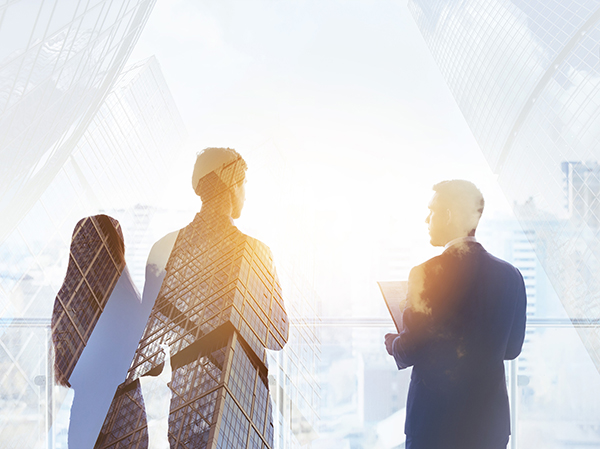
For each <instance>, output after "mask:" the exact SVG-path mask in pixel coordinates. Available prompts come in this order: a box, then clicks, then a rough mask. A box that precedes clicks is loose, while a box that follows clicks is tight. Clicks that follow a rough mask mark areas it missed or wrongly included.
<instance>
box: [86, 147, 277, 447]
mask: <svg viewBox="0 0 600 449" xmlns="http://www.w3.org/2000/svg"><path fill="white" fill-rule="evenodd" d="M242 164H243V161H242V160H241V158H239V157H238V158H237V159H235V160H233V161H232V162H229V163H227V164H225V165H224V166H222V167H221V168H219V169H218V170H215V171H213V172H211V173H209V174H208V175H206V176H205V177H203V178H201V180H200V183H201V184H202V183H203V187H199V188H198V189H204V190H203V192H209V193H205V194H203V196H202V199H203V208H202V211H201V212H200V213H198V214H197V215H196V218H195V219H194V221H192V223H191V224H190V225H188V226H187V227H185V228H183V229H182V230H181V231H179V233H178V236H177V240H176V241H175V245H174V247H173V250H172V252H171V255H170V257H169V260H168V263H167V266H166V274H165V275H164V280H163V281H162V285H161V287H160V291H159V293H158V297H157V299H156V302H155V305H154V308H153V310H152V313H151V315H150V318H149V320H148V323H147V325H146V330H145V331H144V335H143V336H142V339H141V340H140V343H139V346H138V349H137V351H136V354H135V356H134V360H133V362H132V365H131V368H130V370H129V372H128V375H127V380H126V381H125V382H124V383H123V384H122V385H121V386H119V388H118V389H117V392H116V394H115V397H114V399H113V403H112V404H111V407H110V409H109V412H108V415H107V417H106V420H105V422H104V426H103V428H102V431H101V433H100V436H99V437H98V440H97V442H96V447H97V448H113V447H145V445H146V444H147V440H148V430H147V422H146V413H145V410H144V402H143V398H142V395H141V388H140V382H139V378H140V377H141V376H144V375H156V374H158V373H160V372H161V371H162V368H163V365H164V353H163V352H162V350H161V349H160V346H159V345H160V344H168V345H169V347H170V352H171V353H172V354H173V356H172V357H171V366H172V369H173V378H172V381H171V390H172V392H173V396H172V400H171V404H170V412H169V440H170V443H171V447H175V448H219V449H226V448H233V447H235V448H261V449H262V448H272V447H273V441H274V440H273V422H272V410H271V401H270V398H269V384H268V379H267V356H266V353H265V348H268V349H274V350H279V349H281V348H282V347H283V346H284V344H285V343H286V341H287V338H288V327H289V323H288V319H287V315H286V313H285V309H284V306H283V299H282V296H281V286H280V284H279V280H278V278H277V276H276V273H275V270H274V266H273V260H272V258H271V253H270V250H269V249H268V248H267V247H266V246H265V245H263V244H262V243H261V242H259V241H258V240H256V239H253V238H251V237H248V236H246V235H244V234H242V233H241V232H240V231H239V230H238V229H237V228H236V227H235V226H233V224H232V222H231V219H230V217H229V216H227V215H220V214H219V213H217V210H218V209H219V207H220V206H219V204H217V205H216V206H215V201H216V202H218V201H221V200H220V199H217V200H213V198H220V197H219V195H221V193H222V192H221V191H222V190H223V189H224V188H228V187H226V186H232V185H235V184H236V183H238V182H243V179H244V171H245V167H243V165H242ZM223 186H225V187H223ZM197 191H199V190H197ZM207 197H208V198H209V199H207ZM205 202H206V204H212V206H205V205H204V203H205Z"/></svg>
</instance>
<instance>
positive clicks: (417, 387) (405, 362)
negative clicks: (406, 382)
mask: <svg viewBox="0 0 600 449" xmlns="http://www.w3.org/2000/svg"><path fill="white" fill-rule="evenodd" d="M433 190H434V191H435V194H434V196H433V198H432V200H431V202H430V203H429V209H430V212H429V216H428V217H427V220H426V222H427V223H428V224H429V234H430V236H431V244H432V245H433V246H445V248H446V249H445V250H444V252H443V253H442V254H441V255H439V256H437V257H434V258H432V259H429V260H428V261H426V262H425V263H423V264H421V265H419V266H417V267H414V268H413V269H412V270H411V272H410V275H409V280H408V301H407V307H406V309H405V311H404V315H403V328H402V331H401V332H400V334H387V335H386V336H385V346H386V349H387V351H388V353H389V354H390V355H392V356H393V357H394V359H395V360H396V364H397V365H398V369H404V368H407V367H409V366H413V371H412V375H411V381H410V388H409V392H408V399H407V405H406V425H405V433H406V448H407V449H500V448H506V445H507V443H508V437H509V435H510V414H509V406H508V395H507V391H506V380H505V377H504V363H503V361H504V360H508V359H514V358H515V357H517V356H518V355H519V353H520V352H521V347H522V345H523V339H524V336H525V309H526V296H525V286H524V284H523V278H522V276H521V274H520V273H519V271H518V270H517V269H516V268H515V267H513V266H512V265H510V264H509V263H507V262H504V261H502V260H500V259H497V258H496V257H494V256H492V255H491V254H489V253H488V252H487V251H486V250H485V249H483V247H482V246H481V245H480V244H479V243H477V241H476V240H475V229H476V228H477V224H478V222H479V218H480V217H481V213H482V212H483V205H484V201H483V196H482V195H481V192H480V191H479V190H478V189H477V187H475V185H474V184H472V183H470V182H468V181H462V180H453V181H444V182H441V183H439V184H436V185H435V186H434V187H433Z"/></svg>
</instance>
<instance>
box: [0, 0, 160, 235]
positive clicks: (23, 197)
mask: <svg viewBox="0 0 600 449" xmlns="http://www.w3.org/2000/svg"><path fill="white" fill-rule="evenodd" d="M154 1H155V0H135V1H126V2H122V1H119V0H93V1H79V0H78V1H70V0H58V1H56V2H54V1H48V0H32V1H30V0H20V1H10V2H3V4H2V5H0V42H2V46H1V49H0V148H1V150H0V174H1V176H0V211H1V212H2V216H3V219H2V223H1V224H0V241H2V240H3V239H4V238H6V236H7V235H8V233H10V231H12V230H13V229H14V227H15V226H16V225H17V224H18V223H19V221H20V220H21V219H22V218H23V216H24V215H25V214H26V213H27V212H28V211H29V210H30V209H31V207H32V206H33V205H34V204H35V202H36V201H37V199H38V198H39V196H40V195H41V194H42V193H43V192H44V191H45V190H46V188H47V187H48V186H49V185H50V183H51V182H52V180H53V179H54V177H55V176H56V174H57V172H58V171H59V170H60V168H61V167H62V166H63V164H64V163H65V161H66V160H67V159H68V157H69V155H70V154H71V153H72V151H73V150H74V148H75V145H76V144H77V142H78V141H79V140H80V139H81V137H82V135H83V134H84V133H85V131H86V130H87V128H88V125H89V124H90V121H91V120H92V119H93V118H94V116H95V115H96V112H97V110H98V108H99V106H100V105H101V104H102V102H103V101H104V99H105V97H106V95H107V94H108V92H110V90H111V88H112V86H113V84H114V82H115V81H116V79H117V77H118V76H119V74H120V72H121V70H122V68H123V66H124V65H125V62H126V61H127V58H128V57H129V54H130V53H131V50H132V49H133V46H134V45H135V43H136V41H137V39H138V37H139V35H140V33H141V31H142V29H143V27H144V25H145V23H146V20H147V19H148V16H149V14H150V12H151V10H152V7H153V6H154Z"/></svg>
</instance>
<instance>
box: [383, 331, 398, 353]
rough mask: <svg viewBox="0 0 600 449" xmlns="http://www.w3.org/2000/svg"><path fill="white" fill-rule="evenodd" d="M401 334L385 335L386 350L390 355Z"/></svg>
mask: <svg viewBox="0 0 600 449" xmlns="http://www.w3.org/2000/svg"><path fill="white" fill-rule="evenodd" d="M398 336H399V334H385V349H386V350H387V352H388V354H389V355H393V354H392V346H393V344H394V340H395V339H396V337H398Z"/></svg>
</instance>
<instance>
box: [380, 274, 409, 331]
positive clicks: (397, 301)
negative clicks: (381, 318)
mask: <svg viewBox="0 0 600 449" xmlns="http://www.w3.org/2000/svg"><path fill="white" fill-rule="evenodd" d="M377 285H379V289H380V290H381V294H382V295H383V299H384V301H385V304H386V306H387V308H388V310H389V312H390V315H391V316H392V320H394V324H395V325H396V329H397V330H398V333H400V331H402V314H403V312H404V307H405V306H406V295H407V293H408V281H386V282H383V281H382V282H377Z"/></svg>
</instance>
